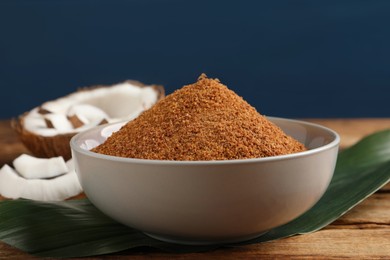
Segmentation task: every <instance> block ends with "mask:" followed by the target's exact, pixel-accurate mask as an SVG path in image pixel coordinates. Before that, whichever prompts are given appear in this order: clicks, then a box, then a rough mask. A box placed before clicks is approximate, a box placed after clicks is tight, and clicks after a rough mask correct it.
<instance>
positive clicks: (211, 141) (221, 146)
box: [93, 74, 306, 161]
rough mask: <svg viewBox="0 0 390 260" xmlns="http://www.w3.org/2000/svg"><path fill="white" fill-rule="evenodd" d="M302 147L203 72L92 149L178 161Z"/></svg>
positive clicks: (275, 152)
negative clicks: (192, 82)
mask: <svg viewBox="0 0 390 260" xmlns="http://www.w3.org/2000/svg"><path fill="white" fill-rule="evenodd" d="M304 150H306V149H305V147H304V145H302V144H301V143H299V142H298V141H296V140H295V139H293V138H292V137H290V136H287V135H286V134H285V133H284V132H283V131H282V130H281V129H280V128H279V127H278V126H276V125H274V124H273V123H271V122H270V121H268V120H267V118H266V117H264V116H262V115H260V114H259V113H258V112H257V111H256V109H255V108H253V107H252V106H250V105H249V104H248V103H247V102H246V101H245V100H243V99H242V98H241V97H240V96H238V95H237V94H235V93H234V92H233V91H231V90H229V89H228V88H227V87H226V86H225V85H223V84H222V83H220V81H219V80H218V79H210V78H207V77H206V75H204V74H202V75H201V76H200V77H199V79H198V81H197V82H196V83H194V84H191V85H187V86H184V87H183V88H181V89H179V90H176V91H175V92H174V93H172V94H171V95H168V96H166V97H165V98H164V99H162V100H160V101H159V102H158V103H157V104H155V105H154V106H153V107H152V108H151V109H149V110H147V111H145V112H144V113H142V114H141V115H140V116H139V117H137V118H136V119H134V120H133V121H130V122H128V123H127V124H126V125H124V126H123V127H122V128H121V129H120V130H119V131H117V132H115V133H113V134H112V135H111V136H110V137H109V138H108V139H107V140H106V141H105V142H104V143H103V144H101V145H99V146H98V147H96V148H94V149H93V151H94V152H96V153H101V154H107V155H113V156H120V157H128V158H141V159H154V160H178V161H204V160H233V159H247V158H260V157H268V156H275V155H283V154H291V153H296V152H301V151H304Z"/></svg>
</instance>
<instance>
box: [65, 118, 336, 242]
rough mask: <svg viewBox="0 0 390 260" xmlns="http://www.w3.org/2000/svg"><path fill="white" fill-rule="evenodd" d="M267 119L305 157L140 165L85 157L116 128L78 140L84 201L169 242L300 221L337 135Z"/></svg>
mask: <svg viewBox="0 0 390 260" xmlns="http://www.w3.org/2000/svg"><path fill="white" fill-rule="evenodd" d="M268 119H270V120H271V121H273V122H274V123H275V124H276V125H278V126H279V127H281V128H282V129H283V130H284V131H285V132H286V133H287V134H289V135H291V136H293V137H294V138H296V139H297V140H299V141H300V142H302V143H304V144H305V146H306V147H307V148H308V149H309V150H308V151H305V152H301V153H295V154H291V155H282V156H275V157H268V158H258V159H245V160H228V161H159V160H143V159H131V158H120V157H114V156H107V155H102V154H97V153H93V152H90V151H89V150H88V149H90V148H91V145H92V146H94V145H96V144H100V143H102V142H104V140H105V139H106V137H107V135H109V134H110V133H111V132H113V131H116V130H117V129H119V127H120V126H121V125H122V124H123V123H122V124H114V125H104V126H100V127H97V128H94V129H91V130H87V131H86V132H82V133H79V134H77V135H76V136H74V137H73V138H72V140H71V143H70V144H71V148H72V154H73V158H74V160H75V166H76V172H77V174H78V177H79V180H80V182H81V185H82V187H83V189H84V191H85V194H86V195H87V197H88V198H89V199H90V201H91V202H92V203H93V204H94V205H95V206H96V207H97V208H99V209H100V210H101V211H102V212H104V213H105V214H107V215H108V216H110V217H112V218H113V219H115V220H117V221H119V222H121V223H123V224H125V225H128V226H130V227H133V228H135V229H138V230H141V231H143V232H145V233H146V234H148V235H150V236H152V237H155V238H158V239H161V240H165V241H170V242H176V243H184V244H213V243H229V242H238V241H243V240H247V239H250V238H254V237H256V236H259V235H260V234H262V233H264V232H266V231H268V230H270V229H272V228H274V227H277V226H280V225H282V224H285V223H287V222H289V221H291V220H293V219H294V218H296V217H298V216H299V215H301V214H303V213H304V212H305V211H307V210H308V209H310V208H311V207H312V206H313V205H314V204H315V203H316V202H317V201H318V200H319V199H320V198H321V196H322V195H323V193H324V192H325V190H326V189H327V187H328V185H329V182H330V180H331V178H332V176H333V171H334V167H335V163H336V157H337V152H338V145H339V140H340V138H339V136H338V134H337V133H335V132H334V131H332V130H330V129H328V128H325V127H322V126H319V125H316V124H311V123H307V122H303V121H296V120H289V119H283V118H272V117H269V118H268ZM145 131H147V129H145Z"/></svg>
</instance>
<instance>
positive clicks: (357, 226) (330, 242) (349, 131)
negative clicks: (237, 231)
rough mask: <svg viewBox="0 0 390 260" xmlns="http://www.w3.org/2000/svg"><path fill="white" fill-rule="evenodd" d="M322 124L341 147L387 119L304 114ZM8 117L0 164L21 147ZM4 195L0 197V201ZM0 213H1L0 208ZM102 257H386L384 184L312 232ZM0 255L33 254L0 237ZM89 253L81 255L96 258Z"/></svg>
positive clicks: (389, 229)
mask: <svg viewBox="0 0 390 260" xmlns="http://www.w3.org/2000/svg"><path fill="white" fill-rule="evenodd" d="M306 120H307V121H312V122H315V123H319V124H322V125H324V126H328V127H330V128H332V129H334V130H335V131H337V132H338V133H339V134H340V136H341V147H342V148H345V147H348V146H350V145H352V144H353V143H355V142H357V141H358V140H359V139H360V138H362V137H363V136H365V135H367V134H370V133H373V132H375V131H378V130H382V129H386V128H390V119H306ZM9 123H10V122H9V121H8V120H3V121H0V147H1V148H0V167H1V166H2V165H3V164H5V163H7V164H10V163H11V162H12V160H13V159H15V158H16V157H17V156H18V155H20V154H21V153H27V150H26V149H25V148H24V147H23V145H22V144H21V143H20V142H19V140H18V138H17V136H16V135H15V133H14V132H13V130H12V129H11V128H10V126H9ZM1 199H4V198H1V197H0V200H1ZM0 214H1V212H0ZM106 257H107V258H110V259H112V258H114V259H117V258H129V257H131V258H135V259H148V258H150V257H153V258H160V259H161V258H163V259H205V258H231V259H248V258H256V259H258V258H262V259H263V258H264V259H267V258H268V259H275V258H290V259H291V258H295V259H308V258H315V259H335V258H337V259H338V258H349V259H390V184H387V185H386V186H385V187H383V188H382V189H381V190H379V191H378V192H376V193H375V194H373V195H372V196H370V197H369V198H368V199H366V200H365V201H363V202H362V203H361V204H359V205H358V206H356V207H355V208H354V209H352V210H351V211H350V212H348V213H347V214H346V215H344V216H343V217H341V218H340V219H338V220H337V221H335V222H333V223H332V224H330V225H329V226H327V227H325V228H324V229H322V230H320V231H317V232H315V233H312V234H307V235H300V236H295V237H291V238H286V239H281V240H277V241H271V242H267V243H262V244H253V245H248V246H240V247H236V248H228V249H217V250H214V251H210V252H205V253H190V254H168V253H165V252H161V251H158V250H152V249H143V250H138V249H137V250H129V251H126V252H122V253H119V254H113V255H110V256H106ZM0 258H4V259H33V258H35V257H33V256H31V255H29V254H26V253H24V252H21V251H20V250H18V249H15V248H12V247H11V246H9V245H7V244H5V243H2V242H0ZM101 258H104V257H102V256H99V257H90V258H87V259H101Z"/></svg>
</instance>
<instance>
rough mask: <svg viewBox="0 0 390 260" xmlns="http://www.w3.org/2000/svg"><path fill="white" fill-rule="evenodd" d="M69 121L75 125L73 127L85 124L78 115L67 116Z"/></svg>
mask: <svg viewBox="0 0 390 260" xmlns="http://www.w3.org/2000/svg"><path fill="white" fill-rule="evenodd" d="M67 118H68V120H69V122H70V123H71V124H72V125H73V128H78V127H81V126H83V125H84V122H83V121H81V119H80V118H79V117H78V116H77V115H73V116H67Z"/></svg>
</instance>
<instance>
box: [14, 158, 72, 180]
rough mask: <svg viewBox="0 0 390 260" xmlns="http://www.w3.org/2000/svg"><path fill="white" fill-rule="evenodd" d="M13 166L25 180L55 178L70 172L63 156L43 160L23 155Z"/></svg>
mask: <svg viewBox="0 0 390 260" xmlns="http://www.w3.org/2000/svg"><path fill="white" fill-rule="evenodd" d="M13 165H14V168H15V170H16V171H17V172H18V173H19V174H20V175H21V176H22V177H24V178H25V179H42V178H53V177H56V176H59V175H62V174H64V173H66V172H68V171H69V169H68V166H67V165H66V163H65V160H64V158H63V157H61V156H58V157H53V158H49V159H43V158H36V157H34V156H31V155H28V154H22V155H21V156H19V157H18V158H16V159H15V160H14V161H13Z"/></svg>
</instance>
